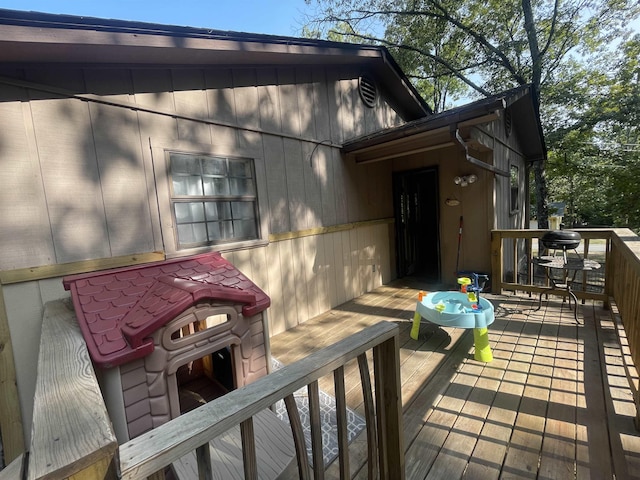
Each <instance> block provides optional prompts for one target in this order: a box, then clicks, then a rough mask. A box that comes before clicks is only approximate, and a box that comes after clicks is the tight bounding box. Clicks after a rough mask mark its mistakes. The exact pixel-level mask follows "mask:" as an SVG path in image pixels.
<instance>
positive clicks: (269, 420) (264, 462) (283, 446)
mask: <svg viewBox="0 0 640 480" xmlns="http://www.w3.org/2000/svg"><path fill="white" fill-rule="evenodd" d="M253 425H254V432H255V442H256V457H257V466H258V477H259V478H260V479H261V480H262V479H264V480H272V479H276V478H279V477H280V475H281V474H282V473H283V472H284V471H285V470H287V468H288V467H290V465H291V464H292V463H293V464H295V463H296V462H295V461H294V459H295V456H296V453H295V447H294V445H293V437H292V435H291V428H290V427H289V426H288V425H287V424H286V423H284V422H283V421H282V420H280V419H279V418H278V417H277V416H276V414H275V413H274V412H272V411H271V410H269V409H267V410H263V411H261V412H260V413H258V414H257V415H255V416H254V417H253ZM209 450H210V452H211V465H212V467H213V468H212V470H213V477H212V478H214V479H220V480H227V479H244V467H243V462H242V440H241V437H240V427H239V426H236V427H234V428H232V429H231V430H229V431H228V432H226V433H225V434H224V435H221V436H219V437H217V438H215V439H213V440H211V441H210V442H209ZM173 472H174V474H175V476H176V479H177V480H197V479H198V464H197V462H196V454H195V452H191V453H190V454H188V455H185V456H184V457H182V458H181V459H180V460H178V461H176V462H174V463H173Z"/></svg>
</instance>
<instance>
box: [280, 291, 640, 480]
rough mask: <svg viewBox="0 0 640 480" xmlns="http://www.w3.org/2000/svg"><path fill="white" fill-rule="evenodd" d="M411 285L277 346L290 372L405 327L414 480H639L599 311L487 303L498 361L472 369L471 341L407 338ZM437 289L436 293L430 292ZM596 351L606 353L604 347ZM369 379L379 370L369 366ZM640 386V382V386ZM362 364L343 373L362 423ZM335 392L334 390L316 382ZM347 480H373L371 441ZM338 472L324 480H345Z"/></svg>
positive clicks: (450, 331) (639, 463)
mask: <svg viewBox="0 0 640 480" xmlns="http://www.w3.org/2000/svg"><path fill="white" fill-rule="evenodd" d="M420 289H423V290H429V288H428V286H427V285H424V284H420V283H419V282H415V281H404V282H400V281H398V282H395V283H394V284H392V285H387V286H383V287H380V288H378V289H376V290H374V291H373V292H371V293H367V294H365V295H363V296H361V297H358V298H356V299H354V300H352V301H350V302H347V303H346V304H344V305H341V306H339V307H337V308H335V309H334V310H331V311H330V312H327V313H325V314H322V315H320V316H318V317H315V318H313V319H311V320H309V321H307V322H306V323H305V324H303V325H300V326H298V327H296V328H294V329H292V330H289V331H287V332H283V333H282V334H279V335H276V336H275V337H273V338H272V339H271V350H272V352H273V355H274V356H275V357H277V358H278V359H279V360H281V361H283V363H291V362H293V361H295V360H296V359H298V358H302V357H304V356H306V355H308V354H309V353H311V352H312V351H315V350H317V349H319V348H322V347H324V346H327V345H330V344H332V343H334V342H336V341H338V340H340V339H341V338H344V337H345V336H347V335H350V334H353V333H355V332H356V331H359V330H361V329H362V328H365V327H366V326H368V325H371V324H373V323H376V322H378V321H380V320H387V321H390V322H395V323H396V324H397V325H398V326H399V328H400V333H399V345H400V361H401V382H402V400H403V420H404V443H405V449H406V452H405V464H406V477H407V479H427V480H434V479H455V478H465V479H483V480H484V479H508V478H514V479H515V478H518V479H520V478H548V479H551V478H556V479H576V478H577V479H580V480H582V479H589V478H591V479H605V478H607V479H608V478H616V479H623V478H640V433H639V432H638V431H636V430H635V429H634V427H633V418H634V416H635V407H634V403H633V396H632V393H631V390H630V388H629V386H628V372H625V369H624V364H623V361H622V355H623V350H622V348H621V346H620V341H619V338H618V331H617V330H616V329H617V328H619V327H618V326H616V325H615V323H614V322H613V321H612V316H611V313H610V312H609V311H607V310H604V309H603V308H602V304H601V303H598V302H593V301H591V302H589V301H587V302H586V303H585V304H584V305H579V306H578V318H579V319H580V321H581V322H582V323H583V324H582V325H576V323H575V322H574V319H573V311H572V310H570V309H569V305H568V304H567V303H566V302H563V301H562V299H561V298H559V297H554V296H549V298H546V299H544V300H543V302H542V308H541V309H540V310H537V311H536V310H535V308H536V307H537V305H538V301H537V297H535V296H533V297H530V296H527V295H523V294H520V295H517V294H511V293H509V294H505V295H500V296H488V298H491V299H492V301H493V303H494V305H496V307H497V308H496V321H495V322H494V324H493V325H491V326H490V328H489V339H490V343H491V347H492V349H493V356H494V360H493V362H490V363H486V364H485V363H480V362H477V361H475V360H474V359H473V335H472V332H471V331H467V330H463V329H456V328H442V327H438V326H435V325H433V324H429V323H428V322H426V321H423V323H422V324H421V328H420V335H419V338H418V340H413V339H411V338H410V336H409V333H410V329H411V321H412V317H413V311H414V308H415V302H416V298H417V293H418V291H419V290H420ZM432 290H433V289H432ZM598 342H600V344H599V343H598ZM369 364H370V368H371V369H372V362H371V361H370V362H369ZM636 380H637V379H636ZM359 383H360V381H359V373H358V369H357V364H355V362H352V363H351V364H349V365H347V366H346V368H345V384H346V392H347V393H346V399H347V405H348V406H349V408H352V409H354V410H356V411H359V412H360V413H362V410H363V405H362V393H361V391H360V385H359ZM320 388H321V389H323V390H325V391H326V392H328V393H330V392H332V391H333V390H332V389H333V379H332V378H327V379H323V380H322V381H321V382H320ZM349 455H350V470H351V475H352V478H366V471H367V469H366V467H365V465H366V438H365V435H360V436H359V437H358V438H356V439H355V440H354V441H352V442H351V444H350V446H349ZM336 464H337V462H335V463H334V464H333V465H331V466H330V467H329V468H328V469H327V471H326V472H325V473H326V478H328V479H332V478H339V469H338V468H337V465H336Z"/></svg>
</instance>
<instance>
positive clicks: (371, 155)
mask: <svg viewBox="0 0 640 480" xmlns="http://www.w3.org/2000/svg"><path fill="white" fill-rule="evenodd" d="M507 109H508V110H509V114H510V115H511V118H512V121H513V128H514V130H515V133H516V135H517V136H518V139H519V141H520V145H521V148H522V151H523V153H524V155H525V158H526V159H527V160H528V161H536V160H541V159H544V158H545V157H546V147H545V143H544V137H543V134H542V128H541V126H540V120H539V116H538V114H537V109H536V108H535V105H534V102H533V99H532V96H531V91H530V87H528V86H525V87H519V88H517V89H513V90H509V91H507V92H503V93H501V94H498V95H494V96H492V97H488V98H485V99H482V100H478V101H476V102H472V103H469V104H467V105H463V106H460V107H457V108H453V109H450V110H447V111H444V112H442V113H438V114H435V115H431V116H429V117H426V118H423V119H420V120H415V121H412V122H408V123H406V124H404V125H401V126H398V127H394V128H389V129H386V130H382V131H379V132H376V133H374V134H370V135H366V136H363V137H359V138H355V139H353V140H351V141H348V142H345V144H344V145H343V149H342V151H343V153H344V154H345V155H346V156H347V158H352V159H354V160H355V161H356V163H370V162H376V161H382V160H387V159H391V158H399V157H404V156H408V155H413V154H415V153H420V152H426V151H430V150H436V149H440V148H446V147H450V146H455V145H458V146H460V147H461V148H466V146H465V145H464V144H463V143H461V140H462V139H461V138H460V137H459V132H460V131H461V130H464V129H467V128H468V127H472V126H475V125H481V124H485V123H489V122H491V121H493V120H496V119H498V118H501V117H502V116H503V115H504V114H505V111H506V110H507Z"/></svg>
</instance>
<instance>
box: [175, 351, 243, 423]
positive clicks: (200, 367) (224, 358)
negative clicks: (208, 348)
mask: <svg viewBox="0 0 640 480" xmlns="http://www.w3.org/2000/svg"><path fill="white" fill-rule="evenodd" d="M233 378H234V375H233V362H232V351H231V349H230V348H229V347H225V348H222V349H220V350H218V351H216V352H213V353H212V354H209V355H204V356H203V357H201V358H199V359H197V360H193V361H191V362H188V363H186V364H185V365H182V366H181V367H179V368H178V370H177V372H176V382H177V387H178V397H179V401H180V413H181V414H183V413H186V412H189V411H191V410H193V409H195V408H198V407H199V406H201V405H204V404H206V403H208V402H210V401H212V400H215V399H216V398H219V397H221V396H223V395H225V394H227V393H229V392H230V391H231V390H234V389H235V382H234V380H233Z"/></svg>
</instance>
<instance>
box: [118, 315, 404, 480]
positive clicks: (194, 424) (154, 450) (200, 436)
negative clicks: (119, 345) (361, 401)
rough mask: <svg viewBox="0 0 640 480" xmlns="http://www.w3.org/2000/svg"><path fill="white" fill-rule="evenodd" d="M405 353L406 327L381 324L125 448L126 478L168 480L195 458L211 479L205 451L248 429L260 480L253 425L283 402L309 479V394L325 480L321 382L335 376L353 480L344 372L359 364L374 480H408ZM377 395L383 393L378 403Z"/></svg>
mask: <svg viewBox="0 0 640 480" xmlns="http://www.w3.org/2000/svg"><path fill="white" fill-rule="evenodd" d="M398 349H399V344H398V327H397V326H396V325H394V324H391V323H388V322H380V323H378V324H376V325H374V326H372V327H369V328H367V329H365V330H363V331H361V332H359V333H357V334H355V335H352V336H350V337H348V338H346V339H344V340H342V341H340V342H338V343H336V344H334V345H332V346H330V347H327V348H325V349H323V350H320V351H318V352H315V353H313V354H311V355H309V356H308V357H306V358H304V359H302V360H299V361H298V362H295V363H293V364H291V365H287V366H284V367H283V368H281V369H278V370H276V371H275V372H273V373H271V374H269V375H267V376H265V377H262V378H260V379H258V380H257V381H255V382H253V383H251V384H249V385H246V386H245V387H242V388H239V389H237V390H233V391H232V392H230V393H228V394H226V395H224V396H222V397H220V398H218V399H216V400H213V401H212V402H210V403H207V404H206V405H203V406H201V407H199V408H198V409H196V410H193V411H191V412H188V413H186V414H184V415H181V416H180V417H178V418H175V419H173V420H171V421H170V422H168V423H166V424H164V425H161V426H159V427H158V428H155V429H153V430H151V431H149V432H147V433H145V434H142V435H140V436H139V437H136V438H134V439H132V440H130V441H128V442H127V443H125V444H123V445H121V446H120V448H119V458H120V465H119V467H120V469H119V470H120V478H122V479H140V478H145V477H152V476H153V478H158V476H160V478H161V477H162V474H161V472H162V471H163V470H164V469H165V468H166V467H168V466H169V465H171V464H172V463H173V462H175V461H177V460H178V459H180V458H181V457H183V456H184V455H187V454H189V453H190V452H192V451H194V450H195V451H196V452H197V453H196V456H197V458H198V467H199V471H200V472H201V473H200V478H211V472H210V471H209V472H207V470H208V469H209V468H210V465H208V462H207V461H206V457H207V456H208V455H206V454H203V452H206V450H205V449H208V442H209V441H211V440H212V439H214V438H216V437H218V436H219V435H221V434H223V433H224V432H226V431H227V430H229V429H230V428H232V427H234V426H236V425H240V426H241V432H242V434H241V435H242V444H243V456H244V472H245V478H247V479H252V478H253V479H255V478H257V467H256V457H255V446H254V443H253V438H252V430H253V428H252V417H253V416H254V415H256V414H257V413H258V412H260V411H262V410H264V409H266V408H269V407H270V406H271V405H273V404H275V403H276V402H277V401H279V400H282V399H284V400H285V404H286V405H287V410H288V414H289V418H290V420H292V422H291V423H292V425H293V428H292V429H293V433H294V443H295V445H296V458H297V462H298V473H299V476H300V478H309V467H308V461H307V453H306V448H305V444H304V438H302V435H301V428H300V427H299V425H296V424H298V423H299V419H297V413H296V412H297V411H296V407H295V401H294V400H293V393H294V392H296V391H297V390H299V389H300V388H304V387H307V388H308V389H309V396H310V399H309V406H310V418H311V422H310V423H311V437H312V451H313V455H312V457H313V459H314V464H315V467H314V471H313V475H314V477H315V478H323V472H324V466H323V463H322V440H321V433H320V428H321V426H320V425H319V420H318V419H319V411H318V408H319V405H318V400H317V398H318V383H317V382H318V380H319V379H320V378H321V377H324V376H325V375H330V374H333V375H334V379H335V383H336V404H337V405H338V413H337V418H338V436H339V439H338V443H339V450H340V453H339V462H340V472H341V478H348V475H349V466H348V444H347V441H346V423H345V422H346V413H345V408H346V407H345V397H344V390H345V389H344V386H343V383H344V377H343V376H342V375H343V366H344V365H345V364H346V363H347V362H349V361H351V360H354V359H357V360H358V363H359V364H360V367H361V376H362V377H363V382H362V384H363V394H364V398H365V413H366V414H365V416H366V417H367V418H366V422H367V439H368V443H369V458H368V468H369V478H373V477H376V476H377V475H378V474H379V478H382V479H402V478H404V447H403V439H402V427H401V426H402V401H401V392H400V364H399V350H398ZM369 350H373V367H374V378H375V382H374V384H373V387H374V388H373V389H372V388H371V384H370V382H369V380H368V379H369V367H368V363H367V357H366V353H367V351H369ZM341 385H342V386H341ZM367 388H368V392H367V391H366V390H367ZM372 390H375V403H374V400H373V395H372ZM367 398H368V399H369V400H367ZM374 412H375V418H374ZM314 419H316V421H314ZM296 430H298V432H297V433H296ZM159 472H160V473H159Z"/></svg>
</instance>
